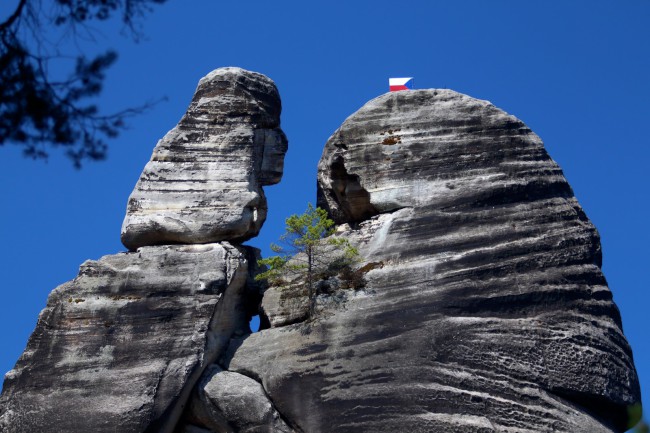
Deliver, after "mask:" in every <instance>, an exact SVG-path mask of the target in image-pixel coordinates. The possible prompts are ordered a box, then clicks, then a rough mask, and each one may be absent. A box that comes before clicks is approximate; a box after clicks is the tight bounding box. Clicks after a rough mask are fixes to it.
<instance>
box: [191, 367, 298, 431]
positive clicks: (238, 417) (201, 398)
mask: <svg viewBox="0 0 650 433" xmlns="http://www.w3.org/2000/svg"><path fill="white" fill-rule="evenodd" d="M188 407H189V408H190V419H191V420H192V421H194V422H195V423H197V424H199V425H201V426H203V427H206V428H208V429H210V431H214V432H216V433H235V432H237V433H293V430H292V429H291V428H290V427H289V426H287V424H286V423H285V422H284V421H283V420H282V419H281V418H280V414H279V413H278V412H277V411H276V410H275V408H274V407H273V403H272V402H271V401H270V400H269V398H268V396H267V395H266V393H265V391H264V388H262V385H260V384H259V383H257V382H256V381H255V380H254V379H251V378H250V377H247V376H244V375H242V374H239V373H233V372H230V371H223V370H222V369H221V368H220V367H218V366H217V365H213V366H212V367H211V368H210V369H208V370H207V371H206V373H205V374H204V376H203V378H202V379H201V381H200V382H199V384H198V386H197V390H196V395H195V397H194V398H193V399H192V400H191V401H190V403H189V406H188Z"/></svg>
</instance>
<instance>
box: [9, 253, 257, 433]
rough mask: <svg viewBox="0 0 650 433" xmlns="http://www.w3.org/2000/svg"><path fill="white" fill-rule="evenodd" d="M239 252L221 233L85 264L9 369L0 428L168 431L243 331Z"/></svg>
mask: <svg viewBox="0 0 650 433" xmlns="http://www.w3.org/2000/svg"><path fill="white" fill-rule="evenodd" d="M247 255H248V253H247V251H245V249H244V248H242V247H234V246H232V245H230V244H228V243H225V242H224V243H221V244H206V245H189V246H164V247H163V246H159V247H144V248H141V249H139V250H138V252H134V253H124V254H117V255H111V256H105V257H103V258H101V259H100V260H98V261H87V262H85V263H84V264H83V265H82V266H81V268H80V271H79V275H78V276H77V278H75V279H74V280H73V281H71V282H68V283H65V284H63V285H61V286H60V287H58V288H57V289H56V290H54V291H53V292H52V293H51V294H50V297H49V299H48V303H47V307H46V308H45V309H44V310H43V311H42V312H41V315H40V316H39V320H38V324H37V326H36V330H35V331H34V333H33V334H32V336H31V338H30V340H29V342H28V345H27V349H26V350H25V352H24V353H23V355H22V356H21V358H20V359H19V361H18V363H17V364H16V367H15V368H14V369H13V370H12V371H10V372H9V373H7V375H6V378H5V382H4V387H3V392H2V396H1V398H0V431H2V432H8V433H9V432H11V433H23V432H24V433H28V432H29V433H33V432H52V433H61V432H111V433H113V432H116V431H118V432H120V433H129V432H145V431H147V432H169V431H172V429H173V428H174V426H175V423H176V420H177V418H178V417H179V416H180V414H181V411H182V410H183V407H182V405H183V403H184V402H185V401H186V400H187V398H188V397H189V395H190V392H191V389H192V387H193V385H194V384H195V383H196V382H197V381H198V380H199V378H200V376H201V373H202V371H203V370H204V369H205V368H206V367H207V366H208V365H209V364H210V363H212V362H214V360H215V359H216V358H218V357H219V356H220V354H221V352H222V349H223V348H224V347H226V346H227V343H228V341H229V339H230V337H231V336H232V335H233V334H234V333H239V334H241V333H243V332H248V322H247V315H246V311H245V309H246V306H245V305H243V304H242V299H244V298H245V296H244V294H243V293H242V292H243V291H244V290H245V289H246V281H247V278H248V260H247V258H246V256H247Z"/></svg>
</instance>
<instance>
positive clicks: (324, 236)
mask: <svg viewBox="0 0 650 433" xmlns="http://www.w3.org/2000/svg"><path fill="white" fill-rule="evenodd" d="M334 224H335V223H334V221H332V220H331V219H329V218H328V217H327V212H326V211H325V210H324V209H321V208H319V207H316V208H314V206H313V205H312V204H311V203H309V204H308V206H307V210H306V211H305V212H304V213H303V214H300V215H291V216H290V217H289V218H287V219H286V220H285V225H286V228H285V233H284V234H283V235H282V236H280V245H279V244H271V250H273V252H275V253H277V254H278V255H276V256H272V257H269V258H266V259H262V260H260V261H259V264H260V265H263V266H266V267H267V270H266V271H264V272H262V273H260V274H258V275H257V276H256V277H255V279H257V280H267V281H269V283H270V284H272V285H280V284H281V283H282V281H283V280H284V279H286V278H291V277H296V276H298V277H299V278H300V279H301V280H302V281H303V282H304V284H306V286H307V294H308V297H309V317H310V318H311V317H313V315H314V308H315V304H316V296H318V292H317V290H316V287H315V282H316V279H317V273H320V272H322V271H323V270H325V269H349V267H350V265H351V264H352V263H353V262H354V261H356V260H357V258H358V256H359V252H358V250H357V249H356V248H355V247H353V246H352V245H351V244H350V242H349V241H348V240H347V239H345V238H340V237H335V236H331V235H332V234H333V233H334Z"/></svg>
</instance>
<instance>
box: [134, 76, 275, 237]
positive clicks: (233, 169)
mask: <svg viewBox="0 0 650 433" xmlns="http://www.w3.org/2000/svg"><path fill="white" fill-rule="evenodd" d="M281 110H282V104H281V100H280V95H279V93H278V90H277V88H276V86H275V84H274V83H273V81H271V80H270V79H269V78H267V77H266V76H264V75H262V74H259V73H256V72H250V71H246V70H244V69H241V68H234V67H227V68H220V69H217V70H215V71H213V72H211V73H209V74H208V75H206V76H205V77H203V78H202V79H201V80H200V81H199V85H198V87H197V90H196V92H195V94H194V97H193V98H192V101H191V103H190V106H189V108H188V110H187V112H186V113H185V115H184V116H183V117H182V118H181V120H180V122H179V123H178V125H177V126H176V127H175V128H174V129H172V130H171V131H169V132H168V133H167V134H166V135H165V137H163V138H162V139H161V140H160V141H159V142H158V144H157V145H156V147H155V148H154V151H153V154H152V157H151V160H150V161H149V162H148V163H147V165H146V166H145V168H144V170H143V172H142V174H141V176H140V178H139V180H138V182H137V184H136V186H135V189H134V190H133V192H132V193H131V196H130V197H129V201H128V205H127V212H126V217H125V219H124V223H123V225H122V234H121V238H122V243H123V244H124V245H125V246H126V247H127V248H128V249H130V250H135V249H137V248H138V247H141V246H144V245H160V244H174V243H178V244H185V243H208V242H218V241H222V240H229V241H233V242H242V241H245V240H247V239H250V238H251V237H254V236H256V235H257V233H258V232H259V230H260V228H261V226H262V224H263V223H264V220H265V219H266V210H267V205H266V198H265V196H264V191H263V189H262V187H263V186H265V185H272V184H275V183H278V182H279V181H280V179H281V178H282V172H283V166H284V154H285V153H286V151H287V143H288V141H287V138H286V136H285V134H284V132H283V131H282V129H281V128H280V113H281Z"/></svg>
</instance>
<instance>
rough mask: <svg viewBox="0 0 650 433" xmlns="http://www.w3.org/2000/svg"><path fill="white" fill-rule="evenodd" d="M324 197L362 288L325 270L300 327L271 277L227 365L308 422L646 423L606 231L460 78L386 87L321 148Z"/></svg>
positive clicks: (360, 425)
mask: <svg viewBox="0 0 650 433" xmlns="http://www.w3.org/2000/svg"><path fill="white" fill-rule="evenodd" d="M318 194H319V197H318V204H319V205H320V206H321V207H324V208H326V209H328V211H329V213H330V215H331V216H332V217H333V218H334V219H336V221H337V222H338V223H340V226H339V229H338V234H339V235H341V236H345V237H347V238H348V239H349V240H350V241H351V242H353V243H354V244H356V245H357V246H358V248H359V251H360V254H361V257H363V258H364V261H365V263H362V264H360V265H359V266H360V269H359V271H357V272H361V273H363V274H365V275H364V277H365V286H362V288H358V289H357V290H354V289H350V288H348V287H349V285H344V284H343V282H344V280H342V279H339V280H337V277H329V278H327V277H326V278H327V279H324V280H322V281H319V282H317V283H316V286H317V287H322V293H323V294H322V295H320V296H319V297H318V299H317V303H316V304H317V306H316V317H315V319H313V320H312V321H311V322H310V323H296V320H295V318H296V317H304V316H305V315H304V314H301V311H296V309H300V308H307V307H306V306H305V304H304V303H302V304H299V303H296V302H295V301H294V300H295V299H297V295H299V291H296V292H295V293H294V292H291V288H289V287H287V288H285V289H284V290H277V289H275V288H271V289H269V291H267V292H266V294H265V296H264V301H263V303H262V306H263V307H264V308H265V312H266V315H267V316H268V317H269V319H270V322H271V328H270V329H267V330H264V331H262V332H259V333H256V334H253V335H251V336H249V337H248V338H246V339H243V340H242V341H240V342H237V343H233V344H231V347H232V349H231V353H232V354H231V359H230V362H229V363H228V365H227V367H228V369H229V370H230V371H233V372H240V373H242V374H246V375H248V376H250V377H255V378H258V380H259V381H260V382H261V383H263V384H264V387H265V389H266V391H267V393H268V395H269V397H270V399H271V400H272V401H273V402H274V404H275V408H276V409H277V410H278V412H279V413H281V414H283V415H284V417H285V418H286V419H287V420H290V421H291V426H292V427H294V428H295V429H296V430H297V431H303V432H310V433H316V432H329V433H343V432H346V433H347V432H374V433H381V432H387V433H388V432H391V433H392V432H411V433H431V432H436V433H437V432H445V433H479V432H524V431H526V432H550V431H553V432H565V433H596V432H598V433H606V432H608V433H611V432H624V431H625V430H626V429H627V426H628V422H629V421H633V420H629V419H628V408H629V407H631V406H632V405H634V404H637V403H639V401H640V394H639V382H638V378H637V375H636V371H635V368H634V363H633V359H632V353H631V350H630V347H629V345H628V343H627V341H626V340H625V337H624V336H623V333H622V328H621V319H620V315H619V312H618V309H617V307H616V305H614V303H613V301H612V294H611V292H610V291H609V289H608V287H607V283H606V281H605V278H604V276H603V274H602V272H601V269H600V265H601V250H600V240H599V237H598V233H597V231H596V229H595V228H594V226H593V225H592V224H591V222H590V221H589V220H588V219H587V217H586V216H585V213H584V212H583V210H582V208H581V207H580V205H579V204H578V202H577V200H576V198H575V197H574V195H573V192H572V190H571V188H570V186H569V184H568V183H567V181H566V179H565V178H564V176H563V174H562V171H561V169H560V168H559V167H558V165H557V164H556V163H555V162H554V161H553V160H552V159H551V158H550V157H549V156H548V154H547V153H546V150H545V149H544V146H543V144H542V141H541V140H540V138H539V137H538V136H537V135H535V134H534V133H533V132H532V131H531V130H530V129H529V128H528V127H527V126H526V125H524V124H523V123H522V122H521V121H520V120H518V119H516V118H515V117H513V116H511V115H508V114H507V113H505V112H503V111H502V110H500V109H498V108H496V107H495V106H493V105H492V104H490V103H489V102H487V101H481V100H477V99H474V98H471V97H469V96H466V95H462V94H459V93H456V92H453V91H451V90H417V91H408V92H396V93H389V94H385V95H382V96H380V97H378V98H376V99H374V100H372V101H370V102H368V103H367V104H366V105H364V106H363V107H362V108H361V109H360V110H358V111H357V112H356V113H354V114H353V115H352V116H350V117H349V118H348V119H347V120H346V121H345V122H344V123H343V125H342V126H341V127H340V128H339V129H338V130H337V131H336V132H335V133H334V134H333V135H332V137H331V138H330V139H329V141H328V142H327V144H326V145H325V150H324V151H323V155H322V158H321V160H320V163H319V165H318ZM340 278H343V277H340ZM278 292H279V293H278ZM269 360H272V362H270V361H269ZM206 392H207V391H206Z"/></svg>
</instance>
